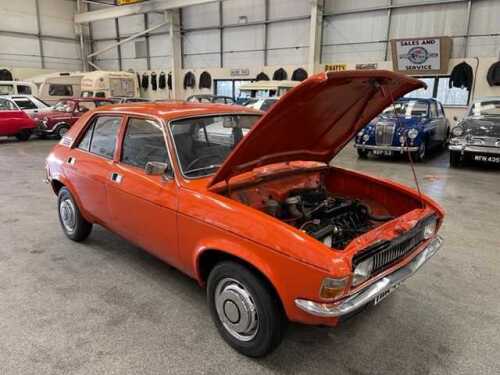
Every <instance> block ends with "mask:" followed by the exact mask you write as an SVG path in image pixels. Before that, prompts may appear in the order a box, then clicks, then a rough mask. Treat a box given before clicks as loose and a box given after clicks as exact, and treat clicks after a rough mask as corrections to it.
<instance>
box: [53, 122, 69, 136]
mask: <svg viewBox="0 0 500 375" xmlns="http://www.w3.org/2000/svg"><path fill="white" fill-rule="evenodd" d="M68 130H69V126H68V125H60V126H59V127H58V128H57V130H56V132H55V133H56V136H57V138H59V139H61V138H62V137H64V135H65V134H66V133H67V132H68Z"/></svg>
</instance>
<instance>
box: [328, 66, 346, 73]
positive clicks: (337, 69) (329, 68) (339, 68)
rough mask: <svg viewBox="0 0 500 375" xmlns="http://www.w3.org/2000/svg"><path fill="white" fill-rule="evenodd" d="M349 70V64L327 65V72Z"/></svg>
mask: <svg viewBox="0 0 500 375" xmlns="http://www.w3.org/2000/svg"><path fill="white" fill-rule="evenodd" d="M344 70H347V64H327V65H325V72H327V71H332V72H341V71H344Z"/></svg>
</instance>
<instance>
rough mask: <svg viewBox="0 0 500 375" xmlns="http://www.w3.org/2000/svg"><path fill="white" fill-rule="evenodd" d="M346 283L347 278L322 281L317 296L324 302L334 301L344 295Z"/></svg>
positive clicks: (329, 278)
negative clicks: (324, 300)
mask: <svg viewBox="0 0 500 375" xmlns="http://www.w3.org/2000/svg"><path fill="white" fill-rule="evenodd" d="M348 282H349V277H342V278H339V279H334V278H331V277H327V278H325V279H323V282H322V283H321V288H320V290H319V296H320V297H321V298H323V299H326V300H333V299H336V298H338V297H340V296H342V295H343V294H344V292H345V290H346V287H347V284H348Z"/></svg>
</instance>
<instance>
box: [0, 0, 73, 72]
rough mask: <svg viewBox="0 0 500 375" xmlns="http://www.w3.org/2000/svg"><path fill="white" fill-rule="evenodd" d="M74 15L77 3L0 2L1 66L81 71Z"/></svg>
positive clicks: (62, 0)
mask: <svg viewBox="0 0 500 375" xmlns="http://www.w3.org/2000/svg"><path fill="white" fill-rule="evenodd" d="M37 1H38V10H39V17H37ZM74 13H75V2H74V0H16V1H7V0H2V1H0V65H2V66H3V65H6V66H15V67H21V68H42V67H43V68H47V69H58V70H70V71H71V70H80V69H81V68H82V63H81V57H80V47H79V44H78V41H77V39H76V35H75V28H74V24H73V16H74ZM38 18H39V19H40V25H38V21H37V19H38ZM39 35H40V37H39ZM40 40H41V42H40ZM42 52H43V53H42ZM42 55H43V57H42Z"/></svg>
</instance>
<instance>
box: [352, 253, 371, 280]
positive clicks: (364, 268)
mask: <svg viewBox="0 0 500 375" xmlns="http://www.w3.org/2000/svg"><path fill="white" fill-rule="evenodd" d="M372 270H373V258H368V259H366V260H364V261H362V262H361V263H359V264H358V265H357V266H356V268H355V269H354V273H353V276H352V285H353V286H356V285H359V284H361V283H362V282H364V281H366V280H368V279H369V278H370V276H371V273H372Z"/></svg>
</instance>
